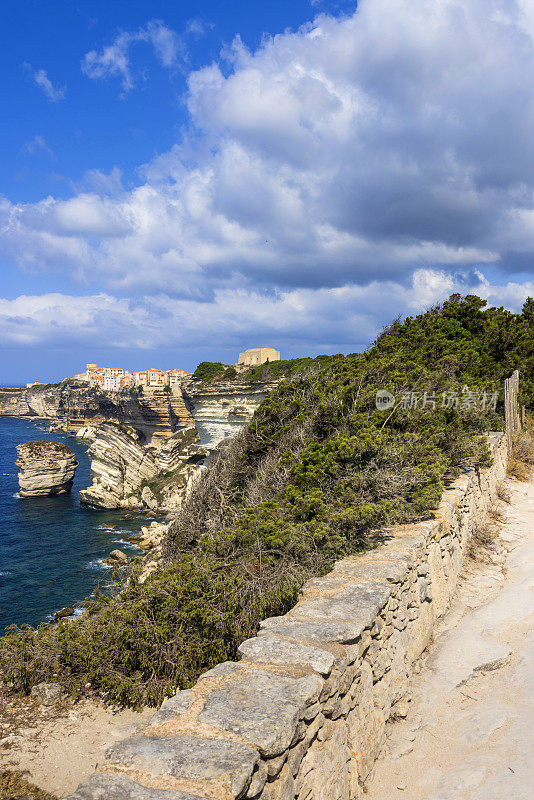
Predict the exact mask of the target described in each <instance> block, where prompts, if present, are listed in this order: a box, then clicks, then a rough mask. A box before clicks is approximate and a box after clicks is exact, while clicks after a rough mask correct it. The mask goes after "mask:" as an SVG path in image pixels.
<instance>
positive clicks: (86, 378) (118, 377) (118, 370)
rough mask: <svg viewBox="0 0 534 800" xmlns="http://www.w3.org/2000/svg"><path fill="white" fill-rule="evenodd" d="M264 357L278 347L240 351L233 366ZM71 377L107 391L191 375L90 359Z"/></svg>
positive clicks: (275, 355)
mask: <svg viewBox="0 0 534 800" xmlns="http://www.w3.org/2000/svg"><path fill="white" fill-rule="evenodd" d="M267 361H280V351H279V350H275V349H274V348H273V347H251V348H249V349H248V350H245V351H244V352H243V353H239V358H238V360H237V363H236V364H232V365H228V366H233V367H234V368H235V369H236V370H237V371H243V370H246V369H249V368H250V367H255V366H258V365H259V364H265V363H266V362H267ZM73 377H74V380H76V381H80V382H82V383H87V384H88V385H89V386H91V387H98V388H100V389H104V390H105V391H108V392H119V391H122V390H125V389H138V391H142V390H143V389H145V388H148V389H164V388H165V387H169V389H170V390H171V391H172V389H173V387H174V386H179V385H180V384H181V383H182V381H183V380H187V379H189V378H191V377H193V373H192V372H188V371H187V370H185V369H179V368H174V369H168V370H164V369H157V368H155V367H151V368H150V369H145V370H140V371H138V372H131V371H129V370H127V369H124V368H123V367H102V366H100V365H99V364H96V363H94V362H89V363H87V364H86V367H85V371H84V372H80V373H78V374H76V375H74V376H73ZM40 385H42V384H41V382H40V381H34V382H31V383H27V384H26V388H28V389H30V388H31V387H32V386H40Z"/></svg>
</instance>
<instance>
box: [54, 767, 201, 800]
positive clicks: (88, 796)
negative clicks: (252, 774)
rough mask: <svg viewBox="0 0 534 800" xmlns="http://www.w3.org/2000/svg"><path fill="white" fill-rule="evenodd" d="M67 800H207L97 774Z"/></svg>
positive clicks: (119, 777) (126, 779)
mask: <svg viewBox="0 0 534 800" xmlns="http://www.w3.org/2000/svg"><path fill="white" fill-rule="evenodd" d="M67 800H206V798H203V797H200V796H198V795H192V794H189V793H188V792H179V791H174V790H173V789H154V788H147V787H146V786H141V785H140V784H138V783H134V781H130V780H128V778H123V777H122V776H121V775H106V774H103V773H101V772H97V773H96V775H91V777H90V778H88V779H87V780H86V781H84V782H83V783H81V784H80V786H79V787H78V788H77V790H76V791H75V792H74V794H71V795H69V797H68V798H67Z"/></svg>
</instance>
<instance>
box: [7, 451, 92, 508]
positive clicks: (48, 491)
mask: <svg viewBox="0 0 534 800" xmlns="http://www.w3.org/2000/svg"><path fill="white" fill-rule="evenodd" d="M17 452H18V454H19V457H18V460H17V466H18V468H19V486H20V492H19V494H20V496H21V497H46V496H48V495H55V494H67V493H68V492H70V490H71V489H72V482H73V480H74V475H75V473H76V467H77V466H78V461H77V460H76V456H75V455H74V453H73V452H72V450H71V449H70V447H67V446H66V445H64V444H60V443H59V442H48V441H35V442H25V443H24V444H19V445H18V447H17Z"/></svg>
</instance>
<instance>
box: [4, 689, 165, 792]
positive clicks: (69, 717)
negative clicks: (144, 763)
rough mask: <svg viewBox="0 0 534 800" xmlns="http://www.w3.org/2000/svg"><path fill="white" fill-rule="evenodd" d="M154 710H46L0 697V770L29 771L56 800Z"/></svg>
mask: <svg viewBox="0 0 534 800" xmlns="http://www.w3.org/2000/svg"><path fill="white" fill-rule="evenodd" d="M153 713H154V709H147V710H145V711H143V712H142V713H140V714H139V713H136V712H134V711H129V710H126V711H118V712H113V711H112V710H111V709H109V708H106V707H104V706H101V705H97V704H96V703H93V702H90V701H81V702H79V703H74V702H72V701H70V700H69V701H66V702H65V703H64V704H62V706H61V707H54V708H45V707H44V706H40V705H37V704H36V703H34V702H33V701H31V700H30V699H29V698H28V699H27V701H21V700H20V699H17V700H13V699H10V698H9V697H2V696H0V768H1V769H10V770H23V771H25V770H27V771H28V774H27V775H26V776H25V777H26V779H27V780H28V781H29V782H30V783H32V784H34V785H35V786H38V787H39V788H40V789H44V790H46V791H47V792H50V793H51V794H53V795H56V796H57V797H65V795H67V794H70V793H71V792H73V791H74V790H75V788H76V787H77V785H78V784H79V782H80V781H81V780H83V778H85V777H87V776H89V775H90V774H91V773H92V772H94V769H95V765H96V763H97V761H98V759H99V758H100V756H101V755H102V752H103V750H104V749H105V747H106V746H107V745H108V744H110V743H112V742H114V741H117V740H118V739H123V738H125V737H127V736H130V735H132V734H133V733H134V732H135V731H136V730H137V729H138V728H140V727H143V726H144V725H146V724H147V722H148V720H149V719H150V717H151V716H152V714H153Z"/></svg>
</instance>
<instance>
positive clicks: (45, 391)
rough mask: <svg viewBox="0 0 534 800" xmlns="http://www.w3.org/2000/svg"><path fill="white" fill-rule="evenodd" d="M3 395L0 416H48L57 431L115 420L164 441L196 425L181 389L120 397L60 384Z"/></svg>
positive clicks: (146, 438) (148, 438)
mask: <svg viewBox="0 0 534 800" xmlns="http://www.w3.org/2000/svg"><path fill="white" fill-rule="evenodd" d="M12 394H16V393H9V394H8V393H5V394H4V395H2V393H1V392H0V414H4V415H5V414H8V415H11V416H12V415H17V416H29V417H31V416H33V417H46V418H48V419H51V420H53V424H54V427H55V428H56V429H57V430H61V431H65V432H66V433H71V434H76V433H77V432H78V430H79V429H80V428H82V427H87V426H91V427H95V426H98V425H101V424H102V423H104V422H107V421H112V422H117V423H125V424H128V425H132V426H133V427H134V428H135V430H136V431H137V434H138V435H139V436H140V438H141V439H142V441H145V442H151V441H152V440H153V439H154V440H159V441H163V440H164V439H166V438H168V437H169V436H172V435H173V434H174V433H175V431H176V430H179V429H180V428H185V427H191V426H193V425H194V422H193V418H192V416H191V413H190V411H189V409H188V407H187V404H186V401H185V399H184V397H183V395H182V393H181V391H180V389H179V387H178V388H177V389H176V390H175V392H174V393H173V394H168V393H166V392H163V391H153V392H150V391H146V392H145V393H144V394H142V395H139V396H137V395H129V394H125V395H122V394H118V393H117V392H105V391H102V390H101V389H97V388H91V387H88V386H83V385H72V384H59V385H57V386H44V387H39V386H35V387H32V388H31V389H24V390H22V391H21V392H20V393H19V394H16V397H12V396H11V395H12Z"/></svg>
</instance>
